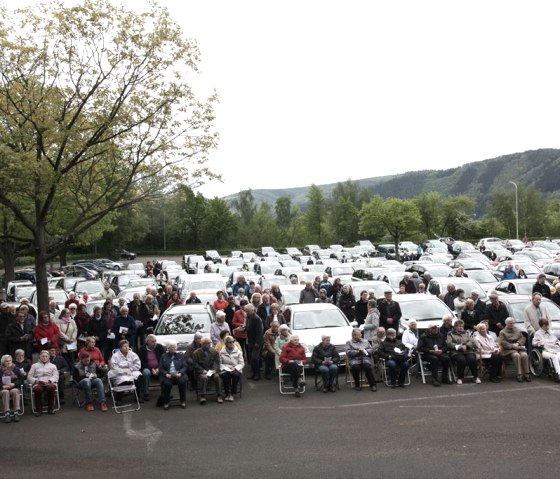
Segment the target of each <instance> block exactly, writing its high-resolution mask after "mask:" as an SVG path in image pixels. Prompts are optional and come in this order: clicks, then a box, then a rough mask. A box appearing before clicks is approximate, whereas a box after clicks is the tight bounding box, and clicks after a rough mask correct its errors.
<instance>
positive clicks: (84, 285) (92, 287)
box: [75, 281, 103, 294]
mask: <svg viewBox="0 0 560 479" xmlns="http://www.w3.org/2000/svg"><path fill="white" fill-rule="evenodd" d="M75 289H76V293H78V294H82V293H83V292H84V291H87V292H88V294H95V293H100V292H101V291H103V283H102V282H101V281H80V282H79V283H76V288H75Z"/></svg>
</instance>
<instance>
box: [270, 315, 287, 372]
mask: <svg viewBox="0 0 560 479" xmlns="http://www.w3.org/2000/svg"><path fill="white" fill-rule="evenodd" d="M288 341H290V327H289V326H288V325H287V324H281V325H280V327H279V328H278V337H277V338H276V341H275V342H274V364H275V366H276V369H278V367H280V353H281V352H282V348H283V347H284V345H285V344H286V343H287V342H288Z"/></svg>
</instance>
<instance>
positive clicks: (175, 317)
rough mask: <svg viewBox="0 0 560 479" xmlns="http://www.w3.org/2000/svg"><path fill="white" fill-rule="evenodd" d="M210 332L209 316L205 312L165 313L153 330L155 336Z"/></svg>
mask: <svg viewBox="0 0 560 479" xmlns="http://www.w3.org/2000/svg"><path fill="white" fill-rule="evenodd" d="M208 331H210V316H209V315H208V313H206V312H203V311H202V312H200V313H190V314H186V313H182V314H173V312H169V313H165V314H164V315H163V316H162V317H161V319H160V321H159V323H158V325H157V327H156V330H155V333H156V334H162V335H163V334H194V333H197V332H201V333H204V332H208Z"/></svg>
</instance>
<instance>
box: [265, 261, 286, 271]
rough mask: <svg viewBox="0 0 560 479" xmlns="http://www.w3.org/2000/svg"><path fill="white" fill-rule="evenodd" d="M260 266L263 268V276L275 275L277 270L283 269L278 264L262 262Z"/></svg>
mask: <svg viewBox="0 0 560 479" xmlns="http://www.w3.org/2000/svg"><path fill="white" fill-rule="evenodd" d="M259 266H260V267H261V274H274V273H275V272H276V271H277V270H279V269H281V268H282V266H280V265H279V264H277V263H273V264H270V263H267V262H266V261H261V262H260V263H259Z"/></svg>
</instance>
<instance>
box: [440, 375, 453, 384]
mask: <svg viewBox="0 0 560 479" xmlns="http://www.w3.org/2000/svg"><path fill="white" fill-rule="evenodd" d="M441 382H442V384H451V381H450V380H449V378H448V377H447V376H444V377H443V378H441Z"/></svg>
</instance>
